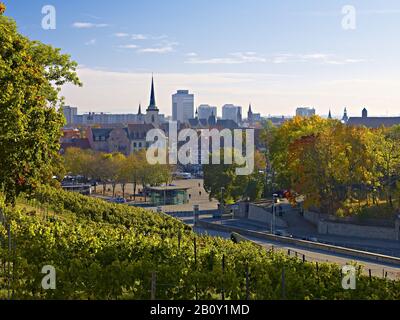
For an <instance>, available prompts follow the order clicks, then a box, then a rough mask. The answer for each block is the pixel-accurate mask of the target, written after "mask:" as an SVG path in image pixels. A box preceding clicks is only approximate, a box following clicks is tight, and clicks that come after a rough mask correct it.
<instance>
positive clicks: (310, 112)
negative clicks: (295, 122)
mask: <svg viewBox="0 0 400 320" xmlns="http://www.w3.org/2000/svg"><path fill="white" fill-rule="evenodd" d="M296 116H297V117H312V116H315V109H314V108H308V107H300V108H297V109H296Z"/></svg>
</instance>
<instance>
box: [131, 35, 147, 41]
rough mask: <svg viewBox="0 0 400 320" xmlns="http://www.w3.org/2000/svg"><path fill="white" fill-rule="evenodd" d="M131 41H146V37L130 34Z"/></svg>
mask: <svg viewBox="0 0 400 320" xmlns="http://www.w3.org/2000/svg"><path fill="white" fill-rule="evenodd" d="M131 39H132V40H146V39H148V36H146V35H144V34H132V35H131Z"/></svg>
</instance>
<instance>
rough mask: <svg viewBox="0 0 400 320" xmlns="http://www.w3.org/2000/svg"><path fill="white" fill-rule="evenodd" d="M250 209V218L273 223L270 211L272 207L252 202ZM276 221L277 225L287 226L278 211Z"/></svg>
mask: <svg viewBox="0 0 400 320" xmlns="http://www.w3.org/2000/svg"><path fill="white" fill-rule="evenodd" d="M249 209H250V210H249V217H248V218H249V220H253V221H257V222H262V223H265V224H268V225H270V224H271V221H272V213H271V212H270V208H263V207H259V206H256V205H254V204H250V208H249ZM275 223H276V226H277V227H280V228H287V223H286V221H284V220H282V219H280V218H279V215H278V213H276V214H275Z"/></svg>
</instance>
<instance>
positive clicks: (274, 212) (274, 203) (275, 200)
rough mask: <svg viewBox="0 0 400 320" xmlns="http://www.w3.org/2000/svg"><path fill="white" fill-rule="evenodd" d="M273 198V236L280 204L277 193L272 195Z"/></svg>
mask: <svg viewBox="0 0 400 320" xmlns="http://www.w3.org/2000/svg"><path fill="white" fill-rule="evenodd" d="M272 197H273V202H272V216H271V234H274V232H275V224H276V222H275V214H276V204H278V203H279V198H278V195H277V194H276V193H274V194H273V195H272Z"/></svg>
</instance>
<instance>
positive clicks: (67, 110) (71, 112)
mask: <svg viewBox="0 0 400 320" xmlns="http://www.w3.org/2000/svg"><path fill="white" fill-rule="evenodd" d="M62 110H63V113H64V117H65V120H66V122H67V126H68V125H71V124H73V123H74V120H75V117H76V116H77V114H78V108H76V107H71V106H64V107H62Z"/></svg>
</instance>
